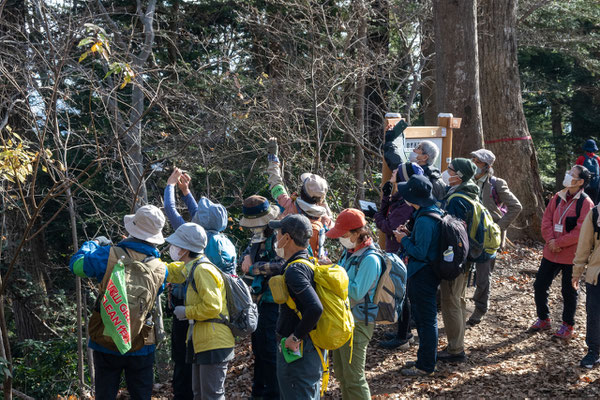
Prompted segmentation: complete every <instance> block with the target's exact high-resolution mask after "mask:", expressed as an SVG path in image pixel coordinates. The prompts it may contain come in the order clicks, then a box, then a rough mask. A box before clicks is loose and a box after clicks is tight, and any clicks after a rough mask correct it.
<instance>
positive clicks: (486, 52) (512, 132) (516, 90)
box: [479, 0, 544, 239]
mask: <svg viewBox="0 0 600 400" xmlns="http://www.w3.org/2000/svg"><path fill="white" fill-rule="evenodd" d="M481 15H482V16H483V19H482V21H481V23H480V25H479V27H480V30H481V31H480V35H479V39H480V42H479V43H480V57H481V94H482V95H481V104H482V110H483V127H484V132H485V136H486V137H485V139H486V147H488V148H489V149H490V150H491V151H492V152H494V154H496V163H495V164H494V167H495V171H496V174H497V175H498V176H499V177H501V178H503V179H506V181H507V182H508V186H509V187H510V189H511V191H512V192H513V193H514V194H515V195H516V196H517V198H518V199H519V200H520V201H521V204H522V205H523V211H522V212H521V215H519V218H518V219H517V221H516V222H515V223H513V226H514V227H516V228H517V232H515V231H513V230H511V231H512V233H513V235H515V233H519V234H520V235H519V236H526V237H529V238H535V239H541V231H540V228H541V219H542V214H543V209H544V201H543V197H542V183H541V181H540V174H539V167H538V161H537V156H536V152H535V147H534V146H533V141H532V140H531V138H530V135H529V130H528V128H527V121H526V120H525V115H524V113H523V100H522V98H521V82H520V78H519V66H518V63H517V36H516V33H517V32H516V17H517V0H498V1H484V2H482V3H481Z"/></svg>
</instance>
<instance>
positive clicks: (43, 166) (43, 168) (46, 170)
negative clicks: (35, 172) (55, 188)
mask: <svg viewBox="0 0 600 400" xmlns="http://www.w3.org/2000/svg"><path fill="white" fill-rule="evenodd" d="M42 171H44V172H45V173H48V168H46V166H45V165H42Z"/></svg>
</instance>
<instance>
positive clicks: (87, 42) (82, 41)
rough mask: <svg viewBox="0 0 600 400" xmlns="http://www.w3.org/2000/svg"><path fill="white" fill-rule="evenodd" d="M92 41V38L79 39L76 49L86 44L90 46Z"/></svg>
mask: <svg viewBox="0 0 600 400" xmlns="http://www.w3.org/2000/svg"><path fill="white" fill-rule="evenodd" d="M93 41H94V39H92V38H90V37H87V38H85V39H81V40H80V41H79V44H78V45H77V47H81V46H85V45H86V44H90V43H92V42H93Z"/></svg>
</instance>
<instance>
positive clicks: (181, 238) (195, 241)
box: [166, 222, 207, 253]
mask: <svg viewBox="0 0 600 400" xmlns="http://www.w3.org/2000/svg"><path fill="white" fill-rule="evenodd" d="M166 240H167V242H168V243H170V244H172V245H175V246H177V247H180V248H182V249H185V250H189V251H193V252H194V253H202V252H203V251H204V248H205V247H206V242H207V238H206V231H205V230H204V228H203V227H201V226H200V225H198V224H195V223H193V222H188V223H185V224H183V225H181V226H180V227H179V228H177V230H176V231H175V233H173V234H172V235H171V236H169V237H167V239H166Z"/></svg>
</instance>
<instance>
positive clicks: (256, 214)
mask: <svg viewBox="0 0 600 400" xmlns="http://www.w3.org/2000/svg"><path fill="white" fill-rule="evenodd" d="M242 213H243V217H242V219H241V220H240V226H241V227H242V228H259V227H263V226H267V225H268V224H269V221H272V220H274V219H276V218H277V217H278V216H279V214H280V210H279V207H277V206H275V205H271V204H270V203H269V200H267V199H266V198H264V197H262V196H250V197H248V198H247V199H246V200H244V203H243V205H242Z"/></svg>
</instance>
